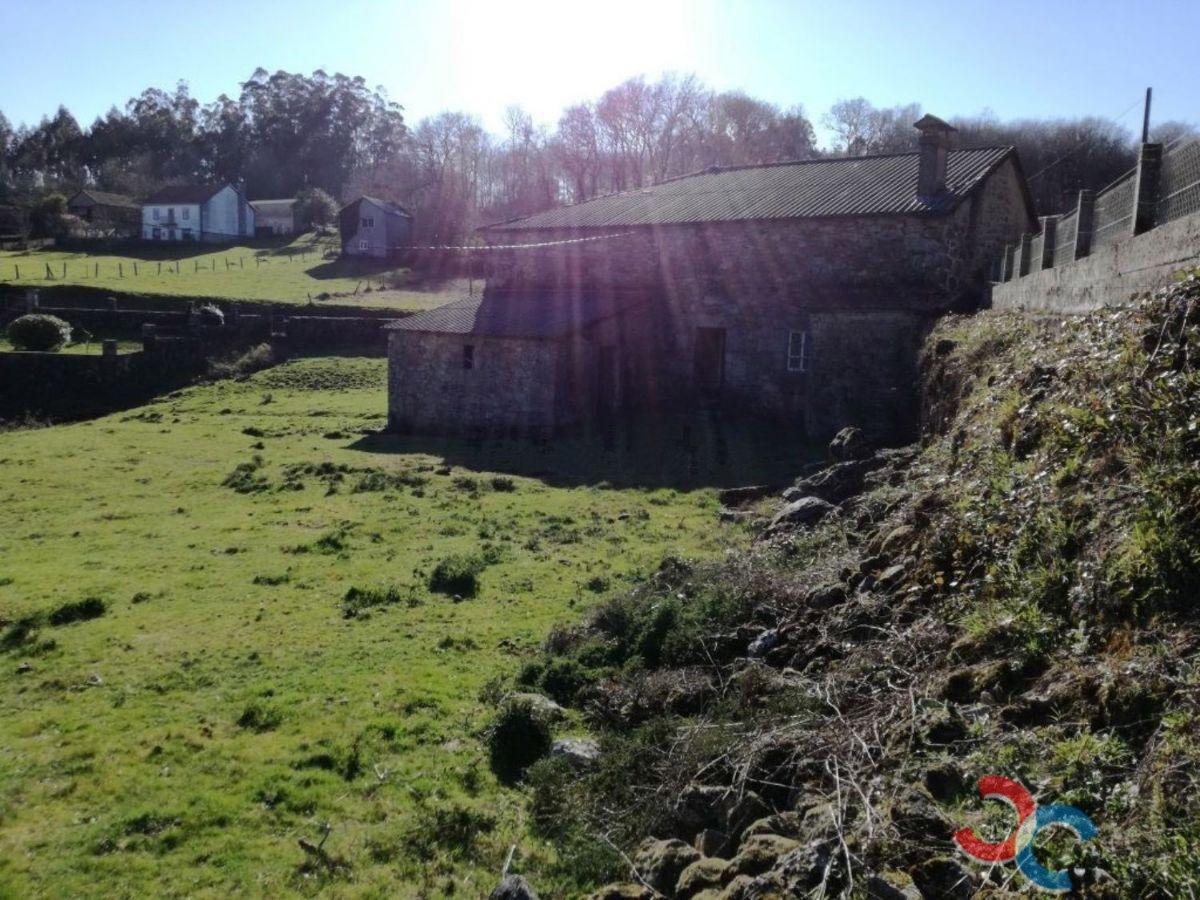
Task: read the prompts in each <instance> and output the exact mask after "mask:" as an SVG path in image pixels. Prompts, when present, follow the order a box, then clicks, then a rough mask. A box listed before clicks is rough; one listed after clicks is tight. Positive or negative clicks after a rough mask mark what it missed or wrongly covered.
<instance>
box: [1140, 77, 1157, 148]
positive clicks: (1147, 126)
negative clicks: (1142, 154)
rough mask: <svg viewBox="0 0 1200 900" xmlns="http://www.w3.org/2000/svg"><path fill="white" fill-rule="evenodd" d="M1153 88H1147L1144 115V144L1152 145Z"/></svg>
mask: <svg viewBox="0 0 1200 900" xmlns="http://www.w3.org/2000/svg"><path fill="white" fill-rule="evenodd" d="M1153 90H1154V89H1153V88H1146V110H1145V112H1143V113H1142V143H1143V144H1148V143H1150V95H1151V93H1152V92H1153Z"/></svg>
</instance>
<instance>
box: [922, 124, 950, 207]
mask: <svg viewBox="0 0 1200 900" xmlns="http://www.w3.org/2000/svg"><path fill="white" fill-rule="evenodd" d="M913 128H915V129H917V131H919V132H921V138H920V140H919V142H918V143H919V146H920V148H921V164H920V168H919V169H918V172H917V196H919V197H933V196H936V195H937V194H940V193H941V192H942V191H944V190H945V189H946V158H947V157H948V156H949V154H950V143H951V140H952V135H953V134H954V132H955V131H956V130H957V129H955V128H954V127H952V126H951V125H949V124H948V123H946V122H943V121H942V120H941V119H939V118H938V117H937V116H931V115H924V116H922V117H921V118H920V120H919V121H917V122H914V123H913Z"/></svg>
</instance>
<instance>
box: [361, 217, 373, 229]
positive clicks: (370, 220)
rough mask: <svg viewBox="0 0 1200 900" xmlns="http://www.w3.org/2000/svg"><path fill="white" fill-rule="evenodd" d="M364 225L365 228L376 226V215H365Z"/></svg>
mask: <svg viewBox="0 0 1200 900" xmlns="http://www.w3.org/2000/svg"><path fill="white" fill-rule="evenodd" d="M362 227H363V228H374V227H375V217H374V216H363V220H362Z"/></svg>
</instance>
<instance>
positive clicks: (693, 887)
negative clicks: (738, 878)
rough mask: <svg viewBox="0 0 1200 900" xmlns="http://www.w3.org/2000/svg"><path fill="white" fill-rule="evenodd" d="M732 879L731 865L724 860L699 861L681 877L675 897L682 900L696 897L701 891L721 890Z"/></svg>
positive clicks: (707, 859) (708, 859) (689, 867)
mask: <svg viewBox="0 0 1200 900" xmlns="http://www.w3.org/2000/svg"><path fill="white" fill-rule="evenodd" d="M730 877H731V874H730V871H729V863H728V862H727V861H726V860H723V859H712V858H705V859H698V860H696V861H695V862H694V863H692V864H691V865H690V866H688V867H687V868H686V869H684V870H683V872H682V873H680V875H679V882H678V883H677V884H676V885H675V896H676V897H678V898H680V900H688V898H691V897H694V896H696V894H699V893H700V892H701V891H705V890H711V889H714V888H719V887H721V886H722V885H723V884H725V882H726V881H728V880H729V879H730Z"/></svg>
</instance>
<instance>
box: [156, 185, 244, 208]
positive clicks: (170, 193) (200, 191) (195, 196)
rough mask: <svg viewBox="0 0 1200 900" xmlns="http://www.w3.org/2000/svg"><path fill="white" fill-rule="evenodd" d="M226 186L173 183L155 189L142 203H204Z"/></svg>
mask: <svg viewBox="0 0 1200 900" xmlns="http://www.w3.org/2000/svg"><path fill="white" fill-rule="evenodd" d="M224 187H226V185H224V184H172V185H168V186H167V187H165V188H160V189H159V190H157V191H155V192H154V193H153V194H151V195H150V196H149V197H147V198H146V199H145V200H143V201H142V205H143V206H149V205H155V206H157V205H159V204H161V203H204V202H206V201H207V200H208V198H209V197H211V196H213V194H215V193H217V191H219V190H221V189H222V188H224Z"/></svg>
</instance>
